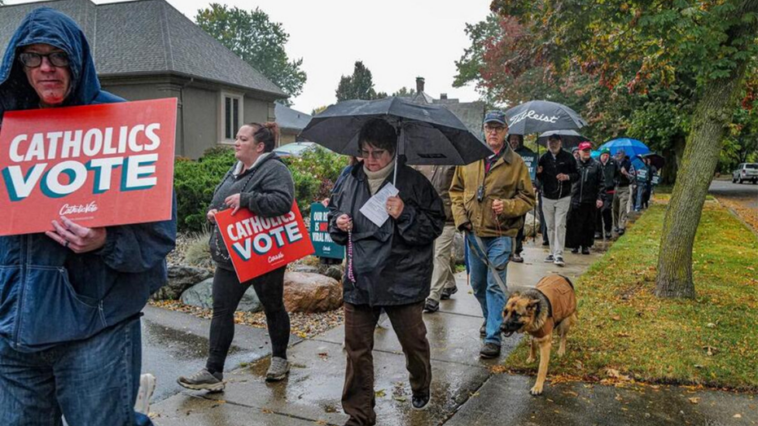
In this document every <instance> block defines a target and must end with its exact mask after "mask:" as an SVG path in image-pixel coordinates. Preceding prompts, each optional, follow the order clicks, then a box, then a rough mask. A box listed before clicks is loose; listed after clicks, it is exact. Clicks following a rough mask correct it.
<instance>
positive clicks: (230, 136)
mask: <svg viewBox="0 0 758 426" xmlns="http://www.w3.org/2000/svg"><path fill="white" fill-rule="evenodd" d="M242 99H243V98H242V96H239V95H233V94H230V93H222V94H221V101H222V102H221V105H222V111H221V137H222V140H223V141H225V142H231V141H234V139H235V137H236V136H237V130H238V129H239V128H240V126H241V125H242Z"/></svg>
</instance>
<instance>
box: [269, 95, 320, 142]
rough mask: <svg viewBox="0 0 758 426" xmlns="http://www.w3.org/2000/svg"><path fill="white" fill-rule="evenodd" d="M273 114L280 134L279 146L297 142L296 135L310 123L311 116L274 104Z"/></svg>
mask: <svg viewBox="0 0 758 426" xmlns="http://www.w3.org/2000/svg"><path fill="white" fill-rule="evenodd" d="M275 112H276V124H278V125H279V131H280V132H281V136H280V137H279V145H284V144H286V143H292V142H299V140H298V137H297V135H298V134H300V132H302V131H303V129H305V126H307V125H308V123H309V122H310V121H311V116H310V115H309V114H306V113H304V112H300V111H298V110H296V109H292V108H290V107H288V106H286V105H282V104H276V109H275Z"/></svg>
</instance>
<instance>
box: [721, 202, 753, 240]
mask: <svg viewBox="0 0 758 426" xmlns="http://www.w3.org/2000/svg"><path fill="white" fill-rule="evenodd" d="M713 198H714V199H715V200H716V202H717V203H719V205H720V206H721V207H723V208H724V209H726V210H727V211H728V212H729V213H731V214H732V216H734V217H735V218H737V220H739V221H740V222H741V223H742V225H744V226H745V228H747V229H748V231H751V232H752V233H753V235H755V237H756V238H758V230H756V229H753V227H752V226H750V224H749V223H747V222H745V219H743V218H742V216H740V214H739V213H737V212H736V211H735V210H734V209H733V208H731V207H729V206H727V205H725V204H724V203H722V202H721V200H719V199H718V198H716V197H713Z"/></svg>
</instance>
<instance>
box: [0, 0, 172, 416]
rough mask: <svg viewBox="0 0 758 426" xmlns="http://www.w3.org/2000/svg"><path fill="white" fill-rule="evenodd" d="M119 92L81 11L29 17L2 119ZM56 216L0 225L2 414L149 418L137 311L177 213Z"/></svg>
mask: <svg viewBox="0 0 758 426" xmlns="http://www.w3.org/2000/svg"><path fill="white" fill-rule="evenodd" d="M120 101H122V99H120V98H118V97H116V96H114V95H111V94H109V93H107V92H104V91H101V90H100V83H99V81H98V78H97V74H96V73H95V66H94V62H93V59H92V55H91V52H90V49H89V45H88V43H87V40H86V38H85V36H84V33H83V32H82V30H81V29H80V28H79V27H78V26H77V25H76V23H75V22H74V21H73V20H71V18H69V17H68V16H66V15H64V14H62V13H60V12H58V11H55V10H53V9H49V8H40V9H36V10H34V11H33V12H31V13H30V14H29V15H27V16H26V18H24V20H23V21H22V23H21V25H20V26H19V28H18V29H17V30H16V33H15V34H14V36H13V38H12V39H11V41H10V43H9V45H8V48H7V50H6V52H5V57H4V58H3V62H2V65H1V66H0V126H2V117H3V115H4V113H5V111H13V110H25V109H36V108H50V107H62V106H75V105H92V104H99V103H110V102H120ZM174 211H175V209H174ZM174 214H175V213H174ZM50 219H51V222H52V225H53V230H52V231H49V232H47V233H45V234H27V235H15V236H8V237H0V390H1V391H0V424H1V425H4V426H6V425H7V426H10V425H12V426H22V425H60V424H61V416H64V417H65V418H66V420H67V422H68V423H69V424H71V425H77V426H78V425H85V426H89V425H92V426H94V425H134V424H137V425H150V424H152V423H151V422H150V420H149V419H148V418H147V417H146V416H144V415H142V414H136V413H135V412H134V408H133V407H134V403H135V399H136V397H137V390H138V388H139V378H140V368H141V361H142V352H141V334H140V320H139V317H140V311H141V310H142V308H143V307H144V306H145V303H146V302H147V299H148V297H149V296H150V294H151V293H152V292H153V291H155V290H157V289H158V288H159V287H160V286H161V285H163V283H164V282H165V281H166V261H165V257H166V255H167V254H168V253H169V252H170V251H171V250H172V249H173V248H174V241H175V237H176V219H175V216H174V218H173V219H172V220H169V221H164V222H154V223H144V224H137V225H123V226H112V227H107V228H86V227H83V226H80V225H78V224H76V223H74V222H72V221H70V220H68V219H67V218H64V217H61V218H50Z"/></svg>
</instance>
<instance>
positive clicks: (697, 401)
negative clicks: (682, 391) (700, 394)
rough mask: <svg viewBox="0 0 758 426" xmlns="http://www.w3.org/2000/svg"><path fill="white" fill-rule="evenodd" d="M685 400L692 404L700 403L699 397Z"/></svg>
mask: <svg viewBox="0 0 758 426" xmlns="http://www.w3.org/2000/svg"><path fill="white" fill-rule="evenodd" d="M687 401H689V402H690V403H692V404H700V398H687Z"/></svg>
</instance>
